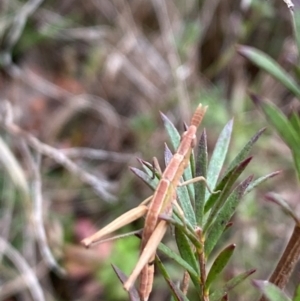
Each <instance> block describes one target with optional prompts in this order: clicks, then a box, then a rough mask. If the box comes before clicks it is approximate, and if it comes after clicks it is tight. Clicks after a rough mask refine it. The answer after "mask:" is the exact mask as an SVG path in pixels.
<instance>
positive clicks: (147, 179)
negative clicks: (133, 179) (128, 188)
mask: <svg viewBox="0 0 300 301" xmlns="http://www.w3.org/2000/svg"><path fill="white" fill-rule="evenodd" d="M129 168H130V170H131V171H132V172H133V173H134V174H135V175H136V176H137V177H138V178H140V179H141V180H142V181H143V182H144V183H146V184H147V185H148V186H149V187H150V188H151V189H152V190H155V188H156V186H157V183H158V180H157V179H156V178H155V179H153V178H151V176H149V175H148V174H146V173H145V172H143V171H142V170H140V169H138V168H135V167H129Z"/></svg>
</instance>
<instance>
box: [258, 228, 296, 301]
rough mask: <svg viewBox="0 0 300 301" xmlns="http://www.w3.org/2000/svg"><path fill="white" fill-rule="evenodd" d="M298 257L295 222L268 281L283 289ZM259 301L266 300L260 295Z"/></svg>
mask: <svg viewBox="0 0 300 301" xmlns="http://www.w3.org/2000/svg"><path fill="white" fill-rule="evenodd" d="M299 257H300V225H299V224H296V225H295V228H294V231H293V233H292V236H291V238H290V240H289V242H288V244H287V246H286V248H285V250H284V252H283V254H282V256H281V258H280V260H279V262H278V264H277V266H276V268H275V270H274V272H273V274H272V275H271V277H270V279H269V282H271V283H273V284H275V285H276V286H278V287H279V288H280V289H283V288H284V287H285V286H286V284H287V282H288V280H289V278H290V276H291V274H292V272H293V270H294V268H295V265H296V263H297V262H298V260H299ZM259 301H267V299H266V298H264V297H262V298H261V299H260V300H259Z"/></svg>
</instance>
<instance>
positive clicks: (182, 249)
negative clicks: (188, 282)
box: [175, 228, 200, 286]
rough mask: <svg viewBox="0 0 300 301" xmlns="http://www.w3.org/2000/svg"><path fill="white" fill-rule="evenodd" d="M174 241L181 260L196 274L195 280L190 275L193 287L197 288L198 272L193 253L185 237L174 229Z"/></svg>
mask: <svg viewBox="0 0 300 301" xmlns="http://www.w3.org/2000/svg"><path fill="white" fill-rule="evenodd" d="M175 239H176V244H177V247H178V251H179V253H180V256H181V258H182V259H183V260H185V261H186V262H187V263H188V264H189V265H190V266H191V267H193V269H194V270H195V271H196V272H197V274H198V277H197V278H195V277H194V276H193V275H192V274H190V276H191V279H192V281H193V283H194V284H195V286H197V285H199V279H200V270H199V266H198V263H197V260H196V257H195V253H194V252H193V250H192V247H191V245H190V243H189V241H188V239H187V237H186V236H185V235H184V234H183V233H182V232H181V231H180V230H178V228H175Z"/></svg>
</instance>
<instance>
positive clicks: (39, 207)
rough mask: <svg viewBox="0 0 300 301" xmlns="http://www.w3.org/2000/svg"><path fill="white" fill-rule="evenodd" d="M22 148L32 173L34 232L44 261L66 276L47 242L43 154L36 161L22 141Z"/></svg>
mask: <svg viewBox="0 0 300 301" xmlns="http://www.w3.org/2000/svg"><path fill="white" fill-rule="evenodd" d="M22 148H23V150H24V153H25V154H26V157H27V162H28V164H29V165H30V169H31V172H32V200H33V206H32V207H33V208H32V218H33V228H34V229H33V230H34V232H35V234H36V240H37V243H38V246H39V249H40V252H41V254H42V257H43V259H44V260H45V262H46V264H47V265H48V267H49V268H50V269H54V270H55V271H56V272H57V273H58V274H60V275H65V274H66V271H65V270H64V269H63V268H62V267H60V266H59V265H58V263H57V261H56V259H55V258H54V256H53V254H52V252H51V250H50V247H49V245H48V242H47V236H46V231H45V227H44V221H43V216H44V213H43V197H42V179H41V174H40V163H41V154H40V153H38V156H37V160H34V159H33V157H32V155H31V154H30V150H29V147H28V145H27V144H26V142H25V141H24V140H23V141H22Z"/></svg>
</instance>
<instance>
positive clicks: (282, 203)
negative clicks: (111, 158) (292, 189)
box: [265, 192, 300, 225]
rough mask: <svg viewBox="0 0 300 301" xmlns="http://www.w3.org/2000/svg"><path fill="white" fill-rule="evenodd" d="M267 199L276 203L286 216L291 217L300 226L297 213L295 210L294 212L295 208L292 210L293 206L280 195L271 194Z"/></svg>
mask: <svg viewBox="0 0 300 301" xmlns="http://www.w3.org/2000/svg"><path fill="white" fill-rule="evenodd" d="M265 198H266V199H267V200H268V201H271V202H274V203H275V204H277V205H279V206H280V207H281V209H282V211H283V212H284V213H285V214H287V215H288V216H290V217H291V218H292V219H293V220H294V221H295V223H296V224H297V225H300V221H299V218H298V217H297V215H296V213H295V210H293V208H291V206H290V205H289V204H288V203H287V202H286V201H285V200H284V199H283V198H282V197H281V196H280V195H279V194H277V193H273V192H270V193H268V194H266V196H265Z"/></svg>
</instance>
